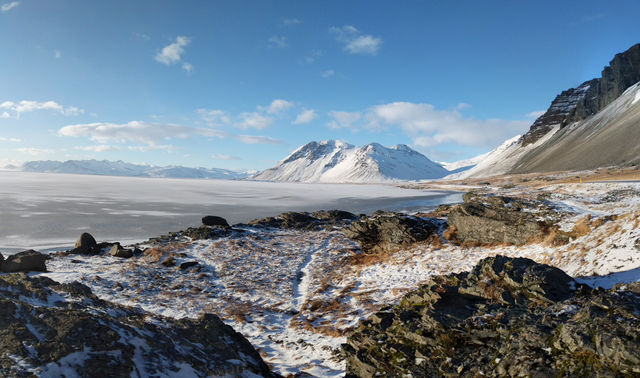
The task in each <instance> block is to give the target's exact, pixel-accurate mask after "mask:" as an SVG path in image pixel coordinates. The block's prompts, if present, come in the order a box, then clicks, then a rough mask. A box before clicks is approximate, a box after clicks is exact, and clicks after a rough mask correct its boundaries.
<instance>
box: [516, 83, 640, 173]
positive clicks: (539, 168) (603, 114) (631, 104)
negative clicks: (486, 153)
mask: <svg viewBox="0 0 640 378" xmlns="http://www.w3.org/2000/svg"><path fill="white" fill-rule="evenodd" d="M639 93H640V82H638V83H636V84H634V85H633V86H631V87H629V88H628V89H627V90H626V91H625V92H623V93H622V95H620V97H618V98H617V99H615V100H614V101H613V102H611V103H610V104H609V105H607V106H606V107H605V108H604V109H602V110H601V111H599V112H598V113H596V114H594V115H592V116H590V117H588V118H586V119H584V120H583V121H579V122H575V123H572V124H570V125H567V126H566V127H563V128H561V129H560V130H559V131H558V132H557V133H555V134H554V135H553V136H552V137H550V138H548V139H547V141H546V142H545V143H542V144H540V145H539V146H538V147H537V148H535V149H533V150H531V151H529V152H527V154H526V155H523V156H522V158H521V159H519V160H518V162H517V164H515V165H514V166H513V168H512V169H511V170H510V173H530V172H550V171H564V170H572V171H576V170H585V169H595V168H601V167H610V166H624V165H633V164H639V163H640V144H639V143H638V141H639V140H640V127H638V125H640V103H638V102H636V101H635V99H636V98H637V97H638V96H640V94H639Z"/></svg>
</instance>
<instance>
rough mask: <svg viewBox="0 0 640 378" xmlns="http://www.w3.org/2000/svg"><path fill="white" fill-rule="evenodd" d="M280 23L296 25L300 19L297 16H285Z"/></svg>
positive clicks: (299, 22)
mask: <svg viewBox="0 0 640 378" xmlns="http://www.w3.org/2000/svg"><path fill="white" fill-rule="evenodd" d="M282 23H283V24H284V25H298V24H301V23H302V21H301V20H299V19H297V18H285V19H284V20H282Z"/></svg>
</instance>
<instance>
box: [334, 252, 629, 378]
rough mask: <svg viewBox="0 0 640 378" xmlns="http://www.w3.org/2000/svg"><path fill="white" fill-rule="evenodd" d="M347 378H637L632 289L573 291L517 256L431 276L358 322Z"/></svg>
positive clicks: (563, 278)
mask: <svg viewBox="0 0 640 378" xmlns="http://www.w3.org/2000/svg"><path fill="white" fill-rule="evenodd" d="M343 352H344V355H345V357H346V361H347V375H346V376H347V377H372V376H378V375H380V376H388V377H389V376H391V377H402V376H413V377H425V376H434V377H435V376H463V377H474V376H484V375H489V376H511V377H516V376H521V377H524V376H527V377H548V376H636V375H639V374H640V283H635V284H632V285H627V286H624V287H618V288H614V289H612V290H609V291H604V290H602V289H595V290H594V289H591V288H589V287H588V286H585V285H580V284H578V283H577V282H576V281H574V280H573V279H572V278H571V277H569V276H567V275H566V274H565V273H564V272H562V271H561V270H559V269H557V268H553V267H550V266H547V265H543V264H538V263H536V262H534V261H533V260H529V259H524V258H507V257H504V256H496V257H493V258H487V259H484V260H481V261H480V262H479V263H478V264H477V265H476V267H475V268H474V269H473V270H472V271H471V272H468V273H460V274H449V275H443V276H437V277H434V278H432V279H431V280H430V281H428V283H427V284H425V285H423V286H421V287H420V288H419V289H418V290H416V291H414V292H411V293H409V294H407V295H406V296H405V297H404V298H403V299H402V300H401V301H400V303H399V304H398V305H397V306H394V307H388V308H385V309H383V310H381V311H380V312H378V313H376V314H374V315H373V316H371V317H370V318H369V319H367V320H365V321H362V322H361V323H360V325H359V327H358V328H357V329H356V330H355V331H354V332H353V333H352V334H351V335H350V336H349V337H348V338H347V343H346V344H344V345H343Z"/></svg>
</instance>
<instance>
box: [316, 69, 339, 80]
mask: <svg viewBox="0 0 640 378" xmlns="http://www.w3.org/2000/svg"><path fill="white" fill-rule="evenodd" d="M335 74H336V71H334V70H326V71H324V72H323V73H322V74H320V76H322V77H324V78H325V79H328V78H330V77H331V76H333V75H335Z"/></svg>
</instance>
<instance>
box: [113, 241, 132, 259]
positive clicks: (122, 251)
mask: <svg viewBox="0 0 640 378" xmlns="http://www.w3.org/2000/svg"><path fill="white" fill-rule="evenodd" d="M109 254H110V255H111V256H113V257H122V258H124V259H128V258H131V257H133V250H132V249H130V248H124V247H122V246H121V245H120V243H115V244H114V245H113V246H112V247H111V249H109Z"/></svg>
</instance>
